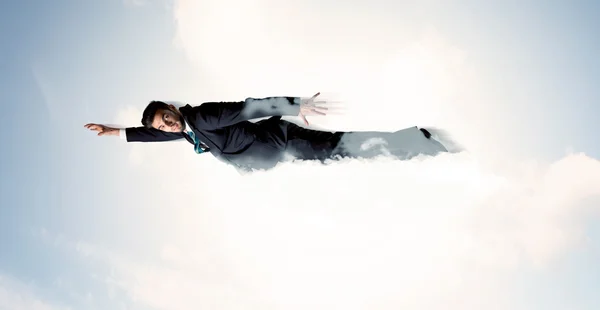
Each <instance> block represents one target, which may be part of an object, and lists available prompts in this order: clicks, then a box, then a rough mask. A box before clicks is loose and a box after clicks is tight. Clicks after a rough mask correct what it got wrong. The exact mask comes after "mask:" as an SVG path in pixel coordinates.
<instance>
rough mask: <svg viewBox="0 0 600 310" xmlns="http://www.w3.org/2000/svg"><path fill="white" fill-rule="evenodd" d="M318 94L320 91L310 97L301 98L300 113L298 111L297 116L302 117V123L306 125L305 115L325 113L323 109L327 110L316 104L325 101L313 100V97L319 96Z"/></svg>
mask: <svg viewBox="0 0 600 310" xmlns="http://www.w3.org/2000/svg"><path fill="white" fill-rule="evenodd" d="M320 94H321V93H320V92H319V93H316V94H315V95H314V96H312V97H310V98H302V99H301V102H300V113H298V116H300V118H302V120H303V121H304V124H306V126H308V121H307V120H306V115H325V112H323V111H327V108H325V107H319V106H317V105H318V104H324V103H326V102H325V101H316V100H315V98H317V96H319V95H320Z"/></svg>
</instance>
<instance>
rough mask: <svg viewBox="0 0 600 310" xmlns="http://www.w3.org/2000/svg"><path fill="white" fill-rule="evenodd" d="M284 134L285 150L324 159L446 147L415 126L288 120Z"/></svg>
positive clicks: (432, 152)
mask: <svg viewBox="0 0 600 310" xmlns="http://www.w3.org/2000/svg"><path fill="white" fill-rule="evenodd" d="M287 135H288V143H287V153H288V154H289V155H291V156H293V157H294V158H296V159H304V160H307V159H308V160H310V159H317V160H321V161H324V160H326V159H333V158H334V157H336V156H340V157H351V158H373V157H376V156H381V155H385V156H395V157H397V158H399V159H409V158H411V157H413V156H416V155H419V154H427V155H435V154H437V153H439V152H446V151H447V150H446V149H445V148H444V146H443V145H442V144H441V143H439V142H438V141H435V140H433V139H431V134H430V133H429V132H428V131H427V130H421V129H419V128H417V127H416V126H415V127H410V128H406V129H402V130H398V131H395V132H379V131H350V132H343V131H337V132H328V131H319V130H311V129H306V128H302V127H300V126H298V125H296V124H293V123H290V124H289V125H288V126H287Z"/></svg>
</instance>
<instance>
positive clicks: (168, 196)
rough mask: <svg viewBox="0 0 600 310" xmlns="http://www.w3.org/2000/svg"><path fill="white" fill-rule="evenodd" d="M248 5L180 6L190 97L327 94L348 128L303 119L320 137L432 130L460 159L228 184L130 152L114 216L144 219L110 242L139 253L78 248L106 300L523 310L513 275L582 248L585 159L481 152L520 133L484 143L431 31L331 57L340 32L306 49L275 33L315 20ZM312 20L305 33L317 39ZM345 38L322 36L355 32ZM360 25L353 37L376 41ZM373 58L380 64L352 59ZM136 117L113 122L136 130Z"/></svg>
mask: <svg viewBox="0 0 600 310" xmlns="http://www.w3.org/2000/svg"><path fill="white" fill-rule="evenodd" d="M261 3H262V2H259V1H254V2H236V1H228V2H218V1H202V2H200V1H184V0H177V1H176V2H175V14H176V15H175V16H176V22H177V26H178V28H177V31H178V33H177V38H176V41H177V44H178V45H179V46H180V47H182V48H183V50H184V52H185V53H186V54H187V55H188V57H189V58H190V60H191V62H192V63H194V64H195V65H197V66H199V67H200V68H202V69H203V70H206V71H204V73H207V74H209V75H210V76H211V77H214V79H213V82H214V85H219V84H221V83H222V85H224V86H222V87H215V88H212V89H202V88H200V90H199V91H198V94H197V96H198V98H203V97H204V98H206V97H212V99H210V100H229V98H234V99H241V98H245V97H247V96H260V95H261V94H264V95H273V94H275V93H276V94H281V93H288V94H303V95H311V94H312V93H313V92H314V91H318V90H321V91H323V90H322V89H315V88H321V87H322V88H328V89H333V90H334V91H339V93H341V94H342V97H345V98H346V99H349V100H348V101H349V102H348V103H349V105H350V106H351V108H353V110H354V111H353V112H352V111H351V113H349V114H346V115H343V116H341V117H328V118H326V119H317V118H314V120H313V122H315V123H316V124H317V125H318V126H323V127H328V128H335V129H346V128H352V129H379V130H386V129H392V128H394V129H395V128H403V127H407V126H412V125H415V124H416V125H421V124H422V123H426V124H434V125H437V126H440V127H442V128H445V129H449V130H450V132H451V133H452V134H456V135H457V136H458V137H459V139H458V140H459V142H461V143H465V144H466V145H467V147H468V148H469V149H470V150H471V152H469V153H459V154H446V155H441V156H438V157H435V158H427V157H424V158H417V159H415V160H411V161H404V162H391V161H389V160H387V159H381V160H379V161H377V162H371V161H360V160H349V161H344V162H340V163H336V164H333V165H330V166H327V167H322V166H320V165H319V164H315V163H310V162H305V163H298V164H286V165H282V166H280V167H278V168H277V169H275V170H273V171H270V172H267V173H256V174H254V175H251V176H246V177H239V176H238V175H237V174H236V173H235V172H234V171H233V170H232V169H230V168H228V167H226V166H225V164H223V163H220V162H218V161H217V160H214V159H212V157H211V156H210V155H207V156H198V155H196V154H194V153H193V151H192V149H191V146H189V145H188V144H187V143H185V142H183V143H179V144H162V143H160V144H130V145H128V146H127V147H131V149H132V152H131V154H133V155H132V158H131V159H132V160H133V162H134V163H135V164H136V166H135V169H134V170H135V172H136V173H137V174H138V175H135V176H134V175H129V176H127V177H128V178H135V180H136V182H135V184H133V185H131V187H130V188H129V190H131V191H134V190H135V189H143V190H144V193H146V195H145V196H141V197H128V198H125V200H124V201H123V204H124V208H137V206H143V213H144V215H143V217H142V216H140V218H136V219H135V221H133V220H132V225H131V227H130V228H124V231H122V232H121V233H122V234H129V233H132V232H134V231H135V232H136V233H138V234H137V235H139V236H140V238H142V239H143V238H147V239H143V240H140V242H139V244H132V245H131V248H129V249H115V248H110V246H109V245H94V246H92V245H88V246H80V247H79V250H80V254H82V257H83V258H84V259H94V260H98V261H99V262H101V263H102V264H105V265H106V266H107V267H108V268H109V269H110V270H112V271H113V272H112V273H110V274H107V275H105V277H104V279H105V282H106V284H107V288H108V289H109V291H110V292H111V296H116V295H117V294H126V296H129V298H130V299H131V300H132V301H133V302H134V303H135V304H137V305H140V306H143V305H146V306H151V307H156V308H159V309H197V308H210V309H239V308H244V309H265V308H269V309H331V308H344V309H374V308H377V309H398V308H404V309H440V308H444V309H467V310H468V309H481V308H486V309H519V308H522V307H523V305H522V304H520V303H519V302H518V301H515V300H513V299H511V297H512V296H511V294H512V293H513V292H512V291H511V284H512V281H514V279H515V277H516V272H517V270H523V269H524V270H530V269H532V268H535V269H536V270H539V271H541V272H546V271H547V270H549V269H551V267H552V266H554V265H553V264H554V263H556V262H557V261H560V259H561V258H562V257H563V255H565V254H567V253H568V252H569V251H570V250H571V249H573V248H574V247H577V246H585V243H584V241H585V238H584V233H585V225H584V224H585V220H587V219H588V216H591V215H594V214H595V212H597V211H599V210H597V207H596V206H597V205H598V204H597V203H596V204H593V203H589V201H590V200H591V201H592V202H597V201H598V199H599V195H600V186H599V185H598V184H600V163H599V162H598V161H597V160H595V159H592V158H589V157H587V156H585V155H580V154H569V155H568V156H566V157H565V158H563V159H561V160H560V161H557V162H555V163H552V164H550V165H547V164H543V163H537V162H535V161H533V164H530V163H528V162H516V161H514V160H512V159H511V155H510V150H511V148H509V147H508V146H505V145H502V146H503V147H505V148H504V149H502V148H501V147H498V146H497V145H496V143H500V142H498V141H497V140H496V139H494V137H498V136H501V135H510V134H511V130H512V131H513V132H514V131H517V130H518V128H510V129H508V130H506V128H490V126H481V123H482V122H484V121H483V120H485V119H488V118H489V117H490V115H492V116H493V113H494V112H493V110H491V108H490V106H493V105H494V102H488V101H484V100H482V99H483V98H485V97H483V93H484V92H485V91H484V88H483V87H482V85H483V84H485V82H484V81H480V80H479V78H480V75H479V74H478V72H477V70H475V69H474V66H473V65H472V64H471V63H470V62H469V57H468V53H467V52H466V51H465V50H464V49H461V48H459V47H456V46H453V45H452V44H451V42H446V41H445V40H444V39H443V37H442V35H441V34H440V33H437V32H435V31H430V32H426V33H425V34H424V35H423V37H422V38H420V39H418V40H416V41H411V42H409V41H407V40H401V39H398V41H397V42H396V44H392V45H393V46H394V48H392V49H388V50H386V51H381V49H380V48H382V47H383V46H377V45H376V44H374V45H372V46H369V47H364V46H363V49H362V50H360V49H344V48H342V47H348V46H351V42H350V41H352V40H354V39H348V40H346V39H343V38H355V36H354V37H353V36H350V35H349V34H352V32H347V33H343V34H345V36H342V39H340V40H338V41H336V42H335V44H334V43H332V44H327V42H325V43H323V42H322V41H321V44H319V45H311V44H309V42H310V39H311V38H310V36H309V35H306V36H302V35H300V34H299V33H301V31H299V29H300V28H301V27H304V26H303V25H301V23H293V22H292V23H280V22H281V21H282V20H285V19H286V17H289V16H294V18H295V19H294V20H303V19H305V18H307V17H310V16H313V17H314V15H311V14H323V15H327V14H328V13H327V12H325V13H323V12H319V13H314V12H312V11H310V10H307V8H306V7H302V6H300V5H298V6H291V5H290V6H287V8H288V9H289V12H292V13H289V14H288V15H286V14H283V15H277V14H271V13H272V11H270V10H276V11H277V12H281V11H282V10H284V9H283V7H286V6H281V7H279V8H272V7H271V8H266V6H264V5H261ZM284 11H285V10H284ZM309 11H310V13H309ZM346 14H348V13H346ZM332 16H333V15H332ZM367 19H368V18H367ZM311 21H312V23H310V24H309V25H305V26H306V27H307V29H316V28H319V27H322V26H324V25H326V24H327V22H325V21H324V20H319V19H318V18H315V19H314V20H311ZM353 21H354V20H353V19H352V18H351V16H346V18H339V19H337V20H335V21H331V20H330V21H328V22H329V23H331V22H335V24H336V27H339V28H340V29H354V30H356V27H352V22H353ZM372 21H373V26H372V27H373V28H372V29H371V28H370V29H366V30H364V33H362V34H363V35H364V34H365V33H368V34H375V33H377V32H376V31H375V30H374V29H376V28H377V23H376V22H375V21H376V19H375V18H373V20H372ZM344 27H345V28H344ZM324 29H329V28H324ZM286 32H290V33H294V34H295V35H293V36H290V37H288V38H282V37H281V33H286ZM307 33H310V31H308V30H307ZM388 35H389V34H388ZM382 36H384V35H383V34H382ZM399 36H400V35H399ZM274 38H277V40H276V39H274ZM392 39H393V38H392ZM278 40H279V41H278ZM340 50H343V51H340ZM369 50H372V51H378V52H374V54H375V55H371V56H372V57H371V58H369V57H365V54H368V53H366V52H365V51H369ZM319 52H322V54H323V56H322V57H321V58H319V57H317V56H316V55H319ZM332 55H333V56H332ZM336 57H337V58H336ZM349 60H355V62H354V63H353V62H351V61H349ZM323 72H325V74H323ZM200 92H202V94H200ZM324 92H326V91H324ZM213 96H214V97H213ZM173 99H177V98H173ZM481 102H486V104H485V105H484V104H481ZM141 109H143V107H140V108H139V109H130V110H128V111H123V113H122V114H121V115H120V116H119V122H120V123H127V124H131V123H134V124H137V123H139V115H141ZM492 146H493V147H494V148H493V151H490V149H492V148H491V147H492ZM499 149H500V150H501V151H502V152H498V150H499ZM157 175H158V176H166V178H162V177H161V178H155V176H157ZM595 207H596V209H595ZM138 210H139V209H138ZM128 229H130V230H128ZM140 231H142V232H143V233H139V232H140ZM141 253H143V254H141ZM140 257H143V259H142V258H140ZM490 305H493V306H490Z"/></svg>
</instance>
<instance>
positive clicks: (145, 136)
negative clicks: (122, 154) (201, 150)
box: [125, 127, 184, 142]
mask: <svg viewBox="0 0 600 310" xmlns="http://www.w3.org/2000/svg"><path fill="white" fill-rule="evenodd" d="M125 135H126V140H127V142H165V141H173V140H177V139H183V138H184V137H183V133H177V132H164V131H161V130H158V129H154V128H146V127H128V128H125Z"/></svg>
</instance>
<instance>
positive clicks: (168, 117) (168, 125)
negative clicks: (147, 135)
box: [152, 106, 183, 132]
mask: <svg viewBox="0 0 600 310" xmlns="http://www.w3.org/2000/svg"><path fill="white" fill-rule="evenodd" d="M173 110H175V108H173V107H172V106H171V109H170V110H162V109H160V110H158V111H156V114H155V115H154V121H153V122H152V127H154V128H156V129H158V130H161V131H166V132H182V131H183V122H182V118H181V115H180V114H179V113H177V112H175V111H173Z"/></svg>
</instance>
